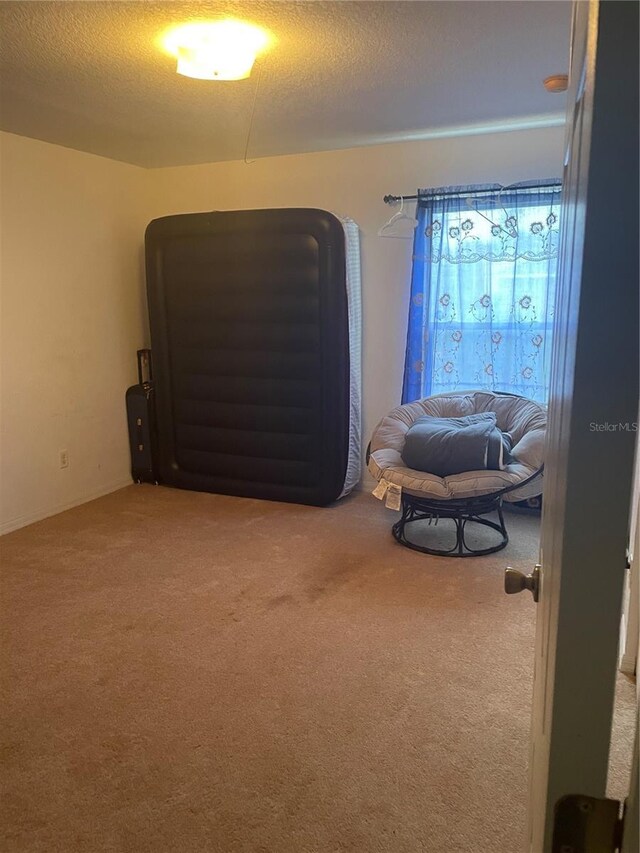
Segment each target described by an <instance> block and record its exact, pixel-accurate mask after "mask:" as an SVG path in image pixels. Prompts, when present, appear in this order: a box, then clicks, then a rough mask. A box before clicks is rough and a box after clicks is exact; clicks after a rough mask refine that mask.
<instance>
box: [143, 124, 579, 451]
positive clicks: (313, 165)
mask: <svg viewBox="0 0 640 853" xmlns="http://www.w3.org/2000/svg"><path fill="white" fill-rule="evenodd" d="M563 140H564V129H563V128H561V127H560V128H557V127H556V128H548V129H539V130H528V131H512V132H508V133H495V134H488V135H484V136H468V137H456V138H449V139H437V140H429V141H423V142H407V143H395V144H390V145H380V146H375V147H370V148H353V149H348V150H342V151H330V152H322V153H317V154H300V155H292V156H285V157H268V158H264V159H261V160H257V161H255V162H254V163H252V164H250V165H246V164H245V163H243V162H231V163H228V162H227V163H218V164H210V165H204V166H183V167H177V168H166V169H157V170H154V171H153V173H152V186H151V187H150V196H149V201H150V204H151V207H150V210H151V211H152V216H153V217H158V216H164V215H167V214H171V213H187V212H196V211H203V210H213V209H239V208H260V207H320V208H324V209H326V210H330V211H332V212H333V213H338V214H344V215H348V216H351V217H352V218H353V219H355V220H356V222H357V223H358V224H359V226H360V228H361V232H362V264H363V269H362V276H363V398H364V399H363V407H364V412H363V415H364V418H363V434H364V437H365V443H366V442H367V441H368V438H369V436H370V434H371V430H372V429H373V427H374V426H375V424H376V423H377V421H378V420H379V419H380V418H381V417H382V416H383V415H384V414H385V413H386V412H387V411H388V410H389V409H391V408H392V407H393V406H395V405H397V404H398V403H399V402H400V396H401V391H402V374H403V365H404V349H405V335H406V323H407V306H408V297H409V276H410V262H411V242H410V241H406V240H392V239H384V238H380V237H378V236H377V232H378V229H379V227H380V226H381V225H382V224H383V223H384V222H385V221H386V220H387V219H388V217H389V216H390V214H391V213H393V212H394V210H395V209H394V208H389V207H388V206H387V205H385V204H384V203H383V201H382V197H383V196H384V195H386V194H387V193H391V194H393V195H397V194H401V193H403V192H405V193H407V194H409V193H414V192H415V191H416V189H417V188H418V187H433V186H443V185H448V184H466V183H485V182H494V181H495V182H498V183H502V184H509V183H512V182H514V181H520V180H525V179H530V178H547V177H559V176H560V175H561V174H562V157H563Z"/></svg>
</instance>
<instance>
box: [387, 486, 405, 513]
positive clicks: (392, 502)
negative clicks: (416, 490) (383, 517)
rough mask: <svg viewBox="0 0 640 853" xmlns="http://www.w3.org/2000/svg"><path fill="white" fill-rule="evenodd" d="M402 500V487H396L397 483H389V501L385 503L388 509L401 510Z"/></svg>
mask: <svg viewBox="0 0 640 853" xmlns="http://www.w3.org/2000/svg"><path fill="white" fill-rule="evenodd" d="M401 498H402V487H401V486H396V484H395V483H389V488H388V489H387V500H386V501H385V506H386V507H387V509H400V504H401V500H400V499H401Z"/></svg>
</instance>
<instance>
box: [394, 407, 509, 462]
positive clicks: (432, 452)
mask: <svg viewBox="0 0 640 853" xmlns="http://www.w3.org/2000/svg"><path fill="white" fill-rule="evenodd" d="M510 449H511V437H510V436H509V435H508V433H502V432H500V430H499V429H498V427H497V425H496V416H495V414H494V413H493V412H481V413H479V414H475V415H464V416H463V417H460V418H432V417H431V416H430V415H423V416H422V417H420V418H418V419H417V420H416V421H415V422H414V424H413V425H412V426H411V427H410V429H409V430H408V431H407V435H406V438H405V444H404V448H403V450H402V460H403V462H404V464H405V465H406V466H407V467H408V468H413V469H415V470H417V471H428V472H429V473H430V474H436V475H437V476H438V477H447V476H449V475H451V474H461V473H462V472H463V471H482V470H486V469H487V468H490V469H495V470H498V469H501V468H504V466H505V465H506V464H508V462H510V461H511V457H510V455H509V451H510Z"/></svg>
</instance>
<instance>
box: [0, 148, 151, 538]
mask: <svg viewBox="0 0 640 853" xmlns="http://www.w3.org/2000/svg"><path fill="white" fill-rule="evenodd" d="M0 168H1V178H2V188H1V192H0V235H1V244H0V248H1V252H2V257H1V266H0V271H1V284H2V291H1V293H2V296H1V300H2V301H1V303H0V308H1V312H2V316H1V383H2V384H1V418H2V420H1V433H0V440H1V462H0V465H1V467H0V499H1V500H0V532H6V531H7V530H11V529H13V528H16V527H20V526H22V525H23V524H28V523H29V522H30V521H34V520H36V519H38V518H43V517H45V516H47V515H52V514H53V513H56V512H59V511H61V510H63V509H66V508H68V507H70V506H73V505H75V504H78V503H82V502H84V501H86V500H90V499H91V498H93V497H97V496H98V495H100V494H104V493H106V492H108V491H111V490H113V489H116V488H119V487H120V486H123V485H125V484H126V483H128V482H130V479H129V450H128V443H127V432H126V423H125V414H124V397H123V393H124V389H125V388H126V387H127V386H128V385H130V384H132V383H133V381H134V379H135V373H136V371H135V350H136V348H138V347H140V346H141V345H142V343H143V337H144V333H143V329H144V322H143V316H144V314H145V310H146V309H145V305H144V297H143V256H142V244H143V233H144V227H145V224H146V223H145V213H144V208H143V204H144V197H145V188H146V186H147V184H146V182H147V181H148V180H149V179H150V176H149V173H147V172H145V171H144V170H142V169H139V168H137V167H134V166H127V165H124V164H122V163H116V162H114V161H111V160H107V159H104V158H102V157H96V156H93V155H90V154H83V153H80V152H77V151H72V150H69V149H66V148H60V147H59V146H56V145H49V144H46V143H43V142H38V141H35V140H31V139H26V138H24V137H20V136H15V135H12V134H6V133H3V134H1V135H0ZM63 449H64V450H68V452H69V467H68V468H66V469H63V470H61V469H60V467H59V451H60V450H63Z"/></svg>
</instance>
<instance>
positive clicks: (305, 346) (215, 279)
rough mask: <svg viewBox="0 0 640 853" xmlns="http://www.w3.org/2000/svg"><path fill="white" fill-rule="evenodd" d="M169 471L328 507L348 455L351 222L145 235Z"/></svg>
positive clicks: (267, 221) (315, 218) (161, 225)
mask: <svg viewBox="0 0 640 853" xmlns="http://www.w3.org/2000/svg"><path fill="white" fill-rule="evenodd" d="M146 268H147V291H148V299H149V316H150V325H151V342H152V350H153V359H154V372H155V380H156V400H157V421H158V433H159V436H158V439H159V475H160V479H161V481H162V482H163V483H165V484H167V485H173V486H178V487H180V488H185V489H197V490H200V491H210V492H218V493H223V494H233V495H241V496H245V497H252V498H268V499H272V500H281V501H294V502H297V503H305V504H315V505H323V504H327V503H330V502H331V501H333V500H335V499H336V498H338V497H339V496H340V494H341V492H342V489H343V485H344V483H345V472H346V468H347V462H348V454H349V390H350V388H349V321H348V305H347V294H346V287H345V275H346V272H345V237H344V231H343V228H342V225H341V223H340V221H339V220H338V219H337V218H336V217H335V216H333V215H332V214H330V213H327V212H326V211H322V210H311V209H281V210H254V211H225V212H213V213H198V214H188V215H181V216H168V217H164V218H162V219H156V220H154V221H153V222H151V223H150V225H149V226H148V228H147V232H146Z"/></svg>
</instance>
